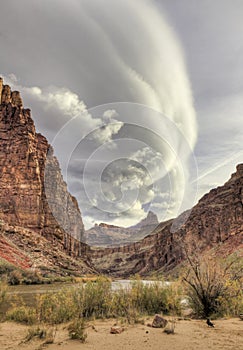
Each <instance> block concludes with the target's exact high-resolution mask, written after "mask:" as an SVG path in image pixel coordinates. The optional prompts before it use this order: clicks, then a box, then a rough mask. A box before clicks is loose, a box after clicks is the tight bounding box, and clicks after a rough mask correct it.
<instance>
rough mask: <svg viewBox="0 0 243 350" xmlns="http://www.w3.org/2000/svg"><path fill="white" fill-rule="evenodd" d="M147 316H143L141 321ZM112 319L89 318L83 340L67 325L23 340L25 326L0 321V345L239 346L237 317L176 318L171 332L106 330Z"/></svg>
mask: <svg viewBox="0 0 243 350" xmlns="http://www.w3.org/2000/svg"><path fill="white" fill-rule="evenodd" d="M150 321H151V320H148V319H146V320H145V322H146V323H147V322H150ZM114 323H115V320H104V321H103V320H102V321H101V320H96V321H93V322H89V325H88V328H87V334H88V337H87V340H86V342H85V343H84V344H82V343H80V342H79V341H76V340H70V339H69V338H68V331H67V325H59V326H58V327H57V332H56V336H55V340H54V343H53V344H45V345H44V344H43V343H44V340H39V339H38V340H37V339H33V340H31V341H29V342H27V343H24V342H23V340H24V338H25V336H26V334H27V331H28V328H29V327H28V326H23V325H19V324H16V323H10V322H5V323H2V324H1V325H0V349H1V350H11V349H13V350H14V349H26V350H37V349H42V348H47V349H50V350H57V349H60V350H70V349H72V350H78V349H83V350H113V349H115V350H137V349H139V350H145V349H146V350H147V349H151V350H161V349H163V350H171V349H173V350H195V349H197V350H209V349H213V350H221V349H224V350H235V349H239V350H240V349H242V348H243V322H242V321H241V320H239V319H237V318H235V319H223V320H216V321H215V328H208V327H207V325H206V323H205V321H203V320H178V321H177V323H176V328H175V334H169V335H168V334H166V333H164V332H163V330H162V329H155V328H151V327H147V326H146V325H141V324H137V325H134V326H132V325H130V326H125V330H124V332H122V333H121V334H110V328H111V326H113V325H114Z"/></svg>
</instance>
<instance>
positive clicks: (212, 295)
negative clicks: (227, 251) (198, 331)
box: [184, 257, 243, 318]
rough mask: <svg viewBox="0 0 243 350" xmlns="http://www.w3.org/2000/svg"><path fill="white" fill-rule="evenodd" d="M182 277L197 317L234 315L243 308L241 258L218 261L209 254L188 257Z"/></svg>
mask: <svg viewBox="0 0 243 350" xmlns="http://www.w3.org/2000/svg"><path fill="white" fill-rule="evenodd" d="M188 261H189V268H188V270H187V272H186V274H185V276H184V282H185V284H186V287H187V288H186V292H187V295H188V296H189V298H190V304H191V307H192V308H193V310H194V312H195V314H196V315H197V316H199V317H204V318H207V317H212V316H214V317H216V316H223V315H231V316H234V315H236V314H238V313H240V312H241V310H242V309H243V301H242V297H243V294H242V287H243V266H242V259H238V258H237V257H236V258H234V259H233V260H231V259H230V260H228V261H220V260H217V259H215V258H214V259H212V258H210V257H192V258H191V257H188Z"/></svg>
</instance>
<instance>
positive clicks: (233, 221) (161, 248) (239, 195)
mask: <svg viewBox="0 0 243 350" xmlns="http://www.w3.org/2000/svg"><path fill="white" fill-rule="evenodd" d="M186 214H188V213H186ZM186 214H182V215H181V216H180V217H179V218H177V219H176V221H175V220H174V221H172V220H171V221H168V222H166V223H161V224H160V225H159V226H158V227H157V228H156V229H155V230H154V232H153V233H152V234H151V235H149V236H147V237H145V238H144V239H143V240H141V241H140V242H137V243H134V244H129V245H127V246H123V247H117V248H106V249H104V250H93V253H92V254H93V261H94V263H95V264H97V266H99V269H100V271H102V272H104V271H109V272H110V273H111V274H113V275H115V276H124V277H127V276H129V275H131V274H134V273H140V274H144V275H146V274H148V273H150V272H151V271H160V270H162V271H165V272H166V271H170V270H171V269H173V268H174V267H176V266H177V265H178V264H180V263H181V262H183V259H184V258H185V257H184V247H185V246H186V248H187V250H189V251H191V252H193V251H194V250H195V248H196V249H197V250H198V252H203V251H205V250H208V249H211V248H214V247H217V250H218V251H219V252H221V254H223V255H227V254H230V253H232V252H233V251H235V250H240V249H243V164H239V165H238V166H237V169H236V173H234V174H233V175H232V176H231V178H230V180H229V181H227V182H226V183H225V184H224V185H223V186H220V187H218V188H216V189H213V190H211V191H210V192H209V193H208V194H206V195H205V196H204V197H202V199H201V200H200V201H199V202H198V204H197V205H195V206H194V207H193V208H192V210H191V212H190V214H189V217H188V218H187V220H186V221H185V223H184V224H183V225H178V222H184V221H183V220H182V219H183V218H184V215H186ZM177 226H178V229H176V227H177Z"/></svg>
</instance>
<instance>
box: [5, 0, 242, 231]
mask: <svg viewBox="0 0 243 350" xmlns="http://www.w3.org/2000/svg"><path fill="white" fill-rule="evenodd" d="M242 15H243V2H242V1H241V0H234V1H231V0H214V1H210V0H204V1H195V0H132V1H131V0H116V1H114V0H69V1H64V0H42V1H41V0H37V1H31V0H22V1H21V2H20V1H18V0H9V1H7V2H4V4H2V5H1V11H0V45H1V51H0V74H1V76H3V77H4V80H5V82H6V83H8V84H10V85H11V86H12V87H13V89H16V90H20V91H21V94H22V97H23V99H24V105H25V107H30V108H31V110H32V117H33V119H34V121H35V124H36V128H37V131H38V132H41V133H42V134H44V135H45V136H46V137H47V138H48V141H49V142H50V143H51V144H52V145H53V147H54V150H55V154H56V155H57V157H58V159H59V161H60V164H61V168H62V173H63V176H64V179H65V180H66V181H67V184H68V188H69V190H70V191H71V193H72V194H74V195H75V196H76V197H77V200H78V203H79V206H80V209H81V212H82V217H83V220H84V223H85V227H86V228H89V227H91V226H92V225H94V223H96V222H108V223H112V224H117V225H121V226H130V225H133V224H136V223H137V222H138V221H139V220H141V219H143V218H144V217H145V216H146V215H147V212H148V211H149V210H152V211H153V212H155V213H156V214H157V216H158V218H159V220H160V221H163V220H166V219H168V218H171V217H176V216H177V215H178V214H179V213H181V212H182V211H184V210H186V209H189V208H191V207H192V206H193V205H194V204H195V203H196V202H197V201H198V200H199V199H200V198H201V196H202V195H203V194H205V193H206V192H208V191H209V190H210V189H211V188H214V187H216V186H219V185H222V184H223V183H224V182H226V181H227V179H228V178H229V177H230V174H231V173H233V172H234V171H235V166H236V164H238V163H240V162H243V151H242V141H243V140H242V138H243V63H242V62H243V21H242ZM46 181H48V178H46ZM47 187H48V186H47ZM48 197H51V194H49V196H48ZM57 219H58V218H57Z"/></svg>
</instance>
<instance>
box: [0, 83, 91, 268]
mask: <svg viewBox="0 0 243 350" xmlns="http://www.w3.org/2000/svg"><path fill="white" fill-rule="evenodd" d="M0 92H1V104H0V189H1V191H0V220H2V221H3V222H4V223H6V224H9V225H11V226H13V227H15V226H18V231H19V230H20V228H23V229H30V230H33V231H35V232H36V233H38V234H40V235H42V236H43V237H45V239H47V240H48V241H49V242H50V243H49V244H51V245H53V246H57V247H58V249H60V250H62V251H64V252H65V253H66V254H68V255H70V256H72V257H82V256H86V255H87V254H86V253H87V251H88V247H87V245H86V244H84V243H83V240H84V225H83V221H82V217H81V213H80V211H79V208H78V204H77V201H76V199H75V198H74V197H73V196H72V195H71V194H70V193H69V192H68V190H67V185H66V183H65V182H64V180H63V177H62V174H61V170H60V166H59V163H58V160H57V158H56V157H55V156H54V154H53V149H52V147H51V146H50V145H49V143H48V141H47V140H46V138H45V137H44V136H42V135H41V134H38V133H36V130H35V125H34V122H33V119H32V117H31V113H30V110H29V109H24V108H22V107H23V103H22V99H21V96H20V93H19V92H18V91H14V92H11V88H10V87H9V86H8V85H3V81H2V79H1V80H0ZM19 244H21V242H19ZM38 248H39V247H38V245H37V246H36V247H35V249H37V250H36V251H35V252H36V253H37V251H38ZM33 252H34V248H33ZM39 253H40V252H39ZM88 264H90V263H88Z"/></svg>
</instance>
